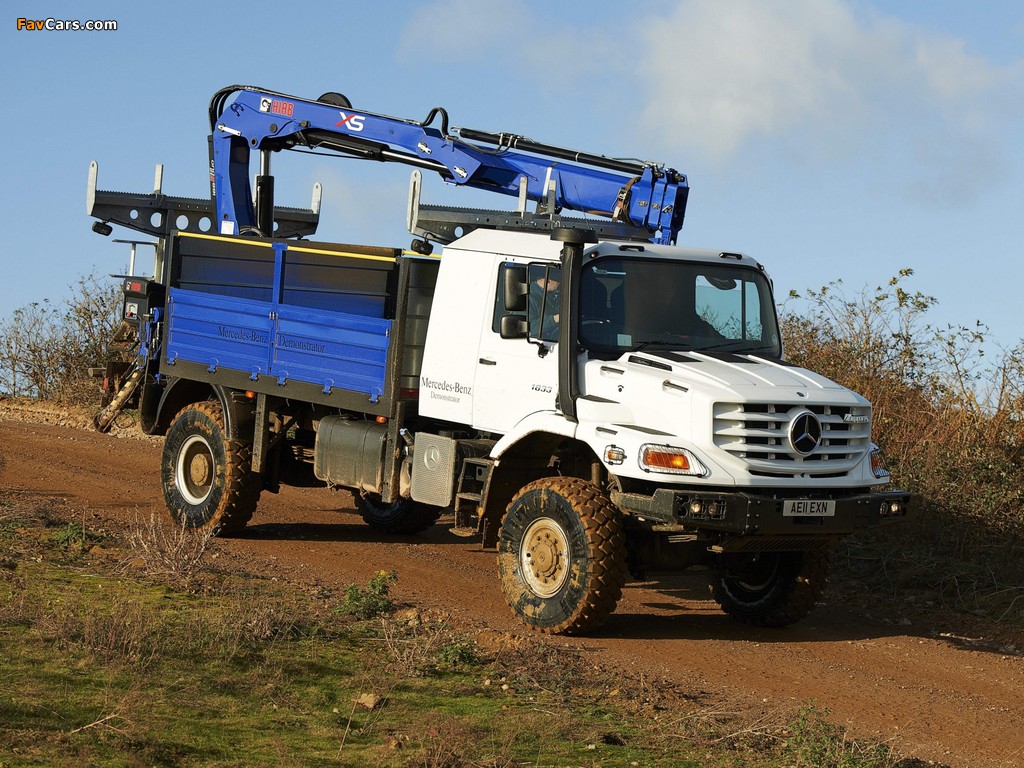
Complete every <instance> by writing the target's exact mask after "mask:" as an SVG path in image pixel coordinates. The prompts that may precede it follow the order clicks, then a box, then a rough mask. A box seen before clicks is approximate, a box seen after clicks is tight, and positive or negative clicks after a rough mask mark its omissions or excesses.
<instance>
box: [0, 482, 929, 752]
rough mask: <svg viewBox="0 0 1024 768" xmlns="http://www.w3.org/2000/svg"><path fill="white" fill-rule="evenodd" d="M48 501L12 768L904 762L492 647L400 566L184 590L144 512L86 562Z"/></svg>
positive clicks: (16, 650)
mask: <svg viewBox="0 0 1024 768" xmlns="http://www.w3.org/2000/svg"><path fill="white" fill-rule="evenodd" d="M35 504H36V502H34V501H31V500H26V499H23V498H16V499H10V498H8V499H0V552H4V553H5V555H4V558H5V559H4V560H3V563H4V566H3V567H0V644H2V646H3V648H4V653H3V654H0V743H2V744H4V745H5V750H4V751H3V752H2V753H0V767H2V768H9V767H10V766H21V765H39V764H45V765H54V766H79V765H104V766H126V767H127V766H139V765H147V766H199V765H202V766H271V765H273V766H281V765H285V766H291V765H294V766H319V765H324V766H327V765H330V766H339V765H341V766H396V767H397V768H408V767H410V766H438V767H441V768H462V767H465V768H470V767H473V768H479V767H483V768H503V767H505V766H508V767H511V766H548V765H573V766H575V765H586V766H632V765H638V766H655V767H657V766H666V767H667V766H673V768H675V767H677V766H722V767H723V768H724V767H725V766H736V765H750V766H766V768H774V767H776V766H779V767H781V766H790V765H798V766H805V765H807V766H809V765H827V766H832V765H834V766H836V767H837V768H893V767H894V766H897V765H900V763H899V762H898V759H897V757H896V756H895V755H893V754H890V753H889V752H888V750H881V751H878V750H877V749H876V748H875V747H874V746H873V745H860V744H859V743H857V742H851V741H849V740H847V739H846V738H845V734H843V733H842V732H841V731H839V730H838V729H835V728H834V727H833V726H831V725H830V724H828V722H827V719H826V717H825V714H824V713H819V712H817V711H811V710H807V711H804V712H802V713H798V714H794V718H795V719H793V720H787V719H786V718H785V717H784V716H783V717H780V719H779V720H778V722H772V723H761V722H754V723H753V724H752V723H751V722H750V721H749V720H748V719H744V718H743V717H742V716H729V717H726V716H719V715H716V714H715V713H714V712H709V711H707V710H705V709H704V708H703V707H702V706H701V705H700V704H699V702H695V701H694V700H693V699H692V698H688V697H687V696H686V695H684V694H678V693H675V692H673V691H672V689H671V688H669V687H663V686H657V685H654V686H645V687H640V686H638V685H637V684H636V683H630V682H629V681H623V680H620V679H616V678H613V677H611V676H610V675H607V674H603V673H601V672H600V671H596V670H595V669H594V668H593V666H592V664H591V663H590V662H589V661H587V660H585V659H584V658H583V657H582V656H581V655H579V654H576V653H574V652H572V651H569V650H566V649H563V648H560V647H556V646H553V645H550V644H548V643H546V642H544V641H542V640H540V639H537V638H533V637H528V636H523V635H508V636H504V635H502V636H498V637H497V638H494V637H491V638H489V639H487V641H486V642H483V643H482V644H481V643H478V642H477V639H474V638H470V637H468V636H466V635H465V634H464V633H461V632H460V631H459V630H458V629H457V628H456V627H454V626H452V623H451V622H450V621H449V620H448V618H447V617H445V616H440V615H424V614H423V613H421V612H420V611H419V610H418V609H416V608H414V607H413V608H409V607H400V608H399V609H398V610H396V609H395V605H394V600H393V598H392V596H391V588H392V587H393V585H394V584H395V583H396V579H397V578H398V577H397V576H396V575H395V574H388V573H381V574H377V575H376V576H375V577H374V578H373V579H372V580H371V581H370V583H369V584H367V585H366V586H365V587H354V586H353V587H350V588H349V589H347V590H345V591H344V593H343V594H341V595H340V596H334V595H331V594H329V593H317V594H313V593H310V592H308V591H306V590H300V589H298V588H295V587H292V586H290V585H288V584H286V583H281V582H273V581H270V580H264V579H260V578H257V577H252V576H248V575H240V574H225V573H218V572H216V571H212V570H210V569H209V566H208V565H203V564H202V563H203V561H202V558H199V565H197V571H196V572H194V573H193V574H192V576H191V577H190V579H187V580H182V579H181V578H179V577H178V574H176V573H175V571H174V569H167V568H163V567H155V568H154V567H152V563H148V564H147V563H146V562H143V561H140V556H139V554H138V552H139V550H138V542H137V540H136V537H137V536H139V535H144V530H145V528H146V526H145V523H144V522H143V523H141V524H140V526H141V528H140V530H137V531H135V532H134V533H131V534H130V535H129V536H128V537H127V538H126V539H125V541H123V542H118V541H116V540H114V539H113V538H112V537H110V536H104V537H103V547H102V552H101V555H102V556H98V555H97V554H96V552H95V549H94V548H93V549H84V551H80V552H79V553H78V554H77V555H76V556H75V557H74V558H69V557H68V556H67V550H68V547H69V546H70V545H75V543H76V542H78V541H88V540H89V536H90V535H91V534H90V532H88V531H84V530H83V531H80V530H78V529H74V530H72V529H70V526H69V527H68V528H67V529H65V527H64V526H66V525H67V523H66V522H62V521H61V520H60V519H59V517H60V514H61V513H67V514H68V516H69V517H75V515H74V514H73V513H70V511H69V510H63V511H62V510H60V509H57V510H55V509H54V508H52V507H48V506H46V504H45V503H44V504H43V507H44V508H45V509H44V511H42V512H41V511H40V508H39V507H38V506H34V505H35ZM66 530H67V531H68V532H69V533H68V535H66V536H65V535H54V533H55V532H56V533H57V534H61V532H63V531H66ZM97 535H98V534H97ZM152 535H153V536H157V535H158V534H156V533H154V534H152ZM150 543H152V541H151V542H150ZM154 546H156V545H154ZM118 547H123V550H119V549H117V548H118ZM78 549H80V550H82V549H83V548H81V547H79V548H78ZM114 552H120V553H121V554H120V557H112V556H111V553H114ZM190 558H191V556H188V557H187V558H186V559H188V560H190ZM124 562H127V563H128V565H127V566H126V565H124ZM204 568H205V569H206V570H204ZM200 576H201V579H200V578H199V577H200ZM199 580H201V582H202V585H203V588H202V589H195V588H193V587H194V586H195V584H196V583H197V582H198V581H199ZM186 582H187V583H186ZM358 616H368V617H370V618H362V619H361V618H356V617H358ZM482 639H483V638H481V640H482ZM873 750H874V751H873ZM905 765H910V763H905Z"/></svg>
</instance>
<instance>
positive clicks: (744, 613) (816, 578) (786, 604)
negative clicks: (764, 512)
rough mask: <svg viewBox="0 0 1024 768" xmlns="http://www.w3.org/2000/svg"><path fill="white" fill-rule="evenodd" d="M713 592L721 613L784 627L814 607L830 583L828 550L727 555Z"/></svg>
mask: <svg viewBox="0 0 1024 768" xmlns="http://www.w3.org/2000/svg"><path fill="white" fill-rule="evenodd" d="M718 566H719V567H718V569H717V570H716V572H715V575H714V581H713V582H712V585H711V592H712V595H713V596H714V598H715V600H716V601H717V602H718V604H719V605H720V606H721V607H722V610H723V611H725V612H726V613H728V614H729V615H730V616H732V617H733V618H734V619H737V620H738V621H741V622H743V623H744V624H752V625H754V626H758V627H784V626H787V625H789V624H794V623H796V622H798V621H800V619H802V618H804V617H805V616H807V614H809V613H810V612H811V610H812V609H813V608H814V605H815V603H817V602H818V598H819V597H821V593H822V590H824V589H825V584H826V583H827V582H828V575H829V568H830V557H829V553H828V552H827V551H824V552H759V553H757V554H754V555H738V554H729V555H722V556H721V559H720V561H719V563H718Z"/></svg>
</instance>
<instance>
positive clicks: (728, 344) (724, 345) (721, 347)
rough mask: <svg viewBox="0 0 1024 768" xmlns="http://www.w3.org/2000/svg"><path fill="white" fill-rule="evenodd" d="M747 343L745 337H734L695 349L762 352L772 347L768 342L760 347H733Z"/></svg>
mask: <svg viewBox="0 0 1024 768" xmlns="http://www.w3.org/2000/svg"><path fill="white" fill-rule="evenodd" d="M747 343H748V342H747V341H745V340H743V339H733V340H732V341H725V342H722V343H721V344H712V345H711V346H708V347H699V348H695V349H694V350H693V351H694V352H723V351H726V352H747V353H754V352H761V351H770V350H771V349H772V347H771V346H769V345H767V344H762V345H761V346H759V347H749V348H747V349H732V347H737V346H740V347H742V346H743V345H744V344H747Z"/></svg>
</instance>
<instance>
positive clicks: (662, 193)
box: [210, 85, 689, 243]
mask: <svg viewBox="0 0 1024 768" xmlns="http://www.w3.org/2000/svg"><path fill="white" fill-rule="evenodd" d="M210 129H211V136H210V147H211V149H210V151H211V175H210V181H211V194H212V198H213V201H214V205H215V209H216V218H217V222H218V229H219V230H220V231H221V232H222V233H225V234H231V233H236V232H242V231H245V230H247V229H249V230H255V231H262V232H263V234H268V235H269V234H271V232H269V231H267V222H270V221H272V219H273V177H272V176H271V175H270V172H269V167H270V156H271V153H273V152H276V151H280V150H284V149H319V150H328V151H332V152H337V153H339V154H342V155H346V156H350V157H357V158H361V159H366V160H377V161H380V162H397V163H403V164H406V165H411V166H415V167H417V168H421V169H423V170H427V171H432V172H435V173H437V174H438V175H439V176H440V177H441V178H442V179H443V180H444V181H445V182H447V183H449V184H453V185H456V186H466V187H471V188H475V189H483V190H488V191H492V192H497V193H500V194H505V195H512V196H519V197H520V198H523V197H525V198H526V199H529V200H532V201H535V202H537V203H538V205H539V206H540V210H543V211H544V212H546V213H548V214H554V213H555V212H557V211H560V210H562V209H566V210H571V211H579V212H581V213H584V214H585V215H587V216H600V217H605V218H607V219H610V220H612V221H613V222H619V223H622V224H624V225H628V226H630V227H633V228H636V229H637V230H640V231H642V232H643V233H644V236H645V237H646V238H647V239H650V240H651V241H653V242H656V243H674V242H675V240H676V236H677V235H678V233H679V229H680V228H681V227H682V223H683V215H684V213H685V209H686V198H687V193H688V191H689V190H688V186H687V182H686V177H685V176H684V175H682V174H680V173H679V172H677V171H675V170H674V169H672V168H668V167H666V166H663V165H659V164H655V163H650V162H641V161H636V160H621V159H617V158H611V157H606V156H604V155H595V154H589V153H585V152H579V151H577V150H571V149H566V148H562V147H557V146H553V145H548V144H542V143H539V142H536V141H533V140H532V139H528V138H526V137H524V136H518V135H514V134H505V133H497V134H495V133H489V132H485V131H477V130H471V129H466V128H449V126H448V114H447V112H446V111H445V110H444V109H442V108H437V107H436V108H434V109H432V110H431V111H430V113H429V114H428V115H427V117H426V119H425V120H423V121H422V122H417V121H414V120H407V119H404V118H397V117H390V116H387V115H379V114H375V113H372V112H367V111H363V110H356V109H354V108H352V107H351V106H350V104H349V102H348V100H347V99H346V98H345V97H343V96H341V95H340V94H333V93H332V94H324V96H321V97H320V99H317V100H309V99H302V98H297V97H294V96H288V95H285V94H280V93H276V92H274V91H268V90H265V89H260V88H254V87H251V86H237V85H236V86H230V87H228V88H224V89H222V90H221V91H218V92H217V93H216V94H215V95H214V97H213V99H212V100H211V102H210ZM253 151H257V152H259V153H260V158H261V163H260V168H261V172H260V174H259V175H258V176H257V179H256V202H255V205H254V203H253V195H252V188H251V185H250V182H249V178H250V172H249V161H250V157H251V153H252V152H253Z"/></svg>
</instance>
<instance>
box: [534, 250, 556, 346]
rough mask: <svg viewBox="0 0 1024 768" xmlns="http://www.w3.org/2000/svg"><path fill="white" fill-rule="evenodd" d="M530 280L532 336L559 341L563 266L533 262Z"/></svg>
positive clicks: (542, 339)
mask: <svg viewBox="0 0 1024 768" xmlns="http://www.w3.org/2000/svg"><path fill="white" fill-rule="evenodd" d="M527 277H528V278H529V281H530V294H529V312H528V320H529V323H530V338H532V339H540V340H541V341H558V320H559V317H558V314H559V311H560V305H561V302H562V298H561V293H560V291H559V286H560V285H561V281H562V268H561V267H560V266H557V265H554V264H531V265H530V266H529V269H528V270H527Z"/></svg>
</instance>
